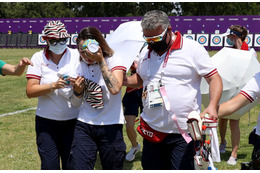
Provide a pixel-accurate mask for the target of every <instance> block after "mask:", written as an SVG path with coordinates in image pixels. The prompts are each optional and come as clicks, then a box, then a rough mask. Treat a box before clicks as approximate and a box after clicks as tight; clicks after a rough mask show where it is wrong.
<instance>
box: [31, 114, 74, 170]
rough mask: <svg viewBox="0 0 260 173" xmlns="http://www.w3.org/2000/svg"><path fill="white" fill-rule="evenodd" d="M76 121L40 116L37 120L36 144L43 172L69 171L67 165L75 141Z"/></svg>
mask: <svg viewBox="0 0 260 173" xmlns="http://www.w3.org/2000/svg"><path fill="white" fill-rule="evenodd" d="M76 121H77V120H76V119H72V120H66V121H55V120H50V119H45V118H42V117H39V116H36V118H35V129H36V136H37V138H36V141H37V142H36V143H37V147H38V152H39V155H40V158H41V169H42V170H59V169H61V167H60V162H61V163H62V169H63V170H66V169H68V167H67V163H68V158H69V155H70V149H71V144H72V141H73V135H74V128H75V125H76Z"/></svg>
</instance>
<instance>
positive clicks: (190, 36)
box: [183, 34, 195, 40]
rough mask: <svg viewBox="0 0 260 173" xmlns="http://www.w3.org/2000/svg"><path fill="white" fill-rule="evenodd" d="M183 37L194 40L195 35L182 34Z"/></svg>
mask: <svg viewBox="0 0 260 173" xmlns="http://www.w3.org/2000/svg"><path fill="white" fill-rule="evenodd" d="M183 36H184V37H186V38H188V39H191V40H195V34H183Z"/></svg>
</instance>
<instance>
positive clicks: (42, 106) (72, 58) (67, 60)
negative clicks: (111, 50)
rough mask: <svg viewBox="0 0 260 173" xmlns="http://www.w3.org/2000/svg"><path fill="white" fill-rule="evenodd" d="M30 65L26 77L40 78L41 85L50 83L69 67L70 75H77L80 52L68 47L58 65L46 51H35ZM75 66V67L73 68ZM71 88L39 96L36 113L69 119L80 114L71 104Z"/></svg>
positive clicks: (41, 115)
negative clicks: (76, 69) (62, 70)
mask: <svg viewBox="0 0 260 173" xmlns="http://www.w3.org/2000/svg"><path fill="white" fill-rule="evenodd" d="M31 61H32V63H33V66H29V67H28V70H27V74H26V78H33V79H38V80H40V85H43V84H50V83H51V82H56V81H57V80H58V78H59V77H58V76H57V73H58V72H60V70H61V69H68V71H70V73H69V75H70V74H71V75H75V67H76V66H77V64H79V53H78V50H76V49H70V48H67V50H66V52H65V54H64V55H63V56H62V58H61V60H60V62H59V64H58V65H56V64H55V63H53V62H52V61H51V60H50V59H49V58H48V55H47V54H46V52H45V51H39V52H37V53H35V54H34V55H33V56H32V58H31ZM73 67H74V68H73ZM70 90H71V89H70V88H68V89H64V91H62V90H60V89H59V90H55V91H54V92H50V93H48V94H45V95H43V96H39V97H38V105H37V110H36V115H38V116H40V117H43V118H47V119H52V120H69V119H74V118H76V117H77V115H78V109H77V108H75V107H74V106H72V105H71V102H70V101H69V100H68V98H69V97H70V96H71V94H72V92H71V91H70Z"/></svg>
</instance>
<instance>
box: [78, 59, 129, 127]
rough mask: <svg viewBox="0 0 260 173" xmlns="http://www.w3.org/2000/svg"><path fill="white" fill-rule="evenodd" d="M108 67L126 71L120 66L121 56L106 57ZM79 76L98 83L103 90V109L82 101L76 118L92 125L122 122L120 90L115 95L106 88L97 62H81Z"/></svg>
mask: <svg viewBox="0 0 260 173" xmlns="http://www.w3.org/2000/svg"><path fill="white" fill-rule="evenodd" d="M106 62H107V65H108V67H109V69H111V71H112V72H113V71H114V70H123V71H126V67H124V66H122V63H121V58H119V57H117V56H112V57H109V58H106ZM77 72H78V73H79V74H80V76H84V77H85V78H87V79H90V80H92V81H93V82H96V83H98V84H99V85H100V86H101V88H102V91H103V104H104V108H103V109H95V108H93V107H91V106H90V105H89V104H88V103H87V102H85V101H83V103H82V105H81V106H80V112H79V116H78V120H79V121H82V122H84V123H87V124H92V125H111V124H124V122H125V121H124V114H123V110H122V101H121V92H119V93H118V94H117V95H112V94H111V93H110V92H109V90H108V89H107V86H106V83H105V81H104V78H103V76H102V73H101V70H100V67H99V65H98V64H93V65H88V64H86V63H85V62H83V61H82V62H81V63H80V66H79V67H78V69H77Z"/></svg>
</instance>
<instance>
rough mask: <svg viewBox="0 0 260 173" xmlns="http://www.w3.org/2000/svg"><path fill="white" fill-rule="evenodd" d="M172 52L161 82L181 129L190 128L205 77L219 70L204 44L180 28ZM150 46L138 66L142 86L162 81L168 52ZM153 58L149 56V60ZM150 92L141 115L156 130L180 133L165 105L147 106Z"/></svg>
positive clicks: (199, 102)
mask: <svg viewBox="0 0 260 173" xmlns="http://www.w3.org/2000/svg"><path fill="white" fill-rule="evenodd" d="M175 34H177V37H176V40H175V42H174V44H173V45H172V46H173V47H172V48H173V50H172V51H171V52H170V54H169V59H168V61H167V64H166V67H165V69H164V75H163V77H162V84H163V85H164V86H165V89H166V91H167V95H168V98H169V101H170V104H171V110H172V111H173V112H174V113H175V115H176V117H177V121H178V124H179V126H180V127H181V129H183V130H186V131H187V115H188V113H189V112H191V111H197V112H200V109H201V93H200V83H201V78H202V77H210V76H212V75H214V74H215V73H217V70H216V68H215V67H214V66H213V63H212V61H211V59H210V57H209V55H208V52H207V51H206V50H205V48H204V47H203V46H202V45H200V44H199V43H197V42H196V41H193V40H190V39H187V38H184V37H182V36H181V34H180V33H179V32H176V33H175ZM148 54H149V50H148V49H147V50H146V51H145V50H144V51H143V52H142V54H141V56H140V57H141V59H140V61H139V64H138V67H137V73H138V74H139V76H140V77H141V78H142V80H143V87H144V90H145V87H146V86H147V85H148V84H153V85H157V86H158V85H159V80H160V78H161V72H162V67H163V64H164V59H165V57H166V54H167V52H166V53H164V54H163V55H162V56H159V55H158V54H156V52H154V51H151V53H150V58H148ZM149 59H150V60H149ZM148 100H149V94H147V97H146V99H145V100H144V99H143V105H144V109H143V113H142V114H141V116H142V118H143V119H144V120H145V121H146V122H147V123H148V124H149V125H150V126H151V127H152V128H153V129H155V130H157V131H160V132H165V133H180V132H179V130H178V128H177V126H176V124H175V123H174V121H173V120H172V118H171V117H170V116H169V115H168V112H167V110H166V109H165V107H164V105H163V106H160V107H156V108H148Z"/></svg>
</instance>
